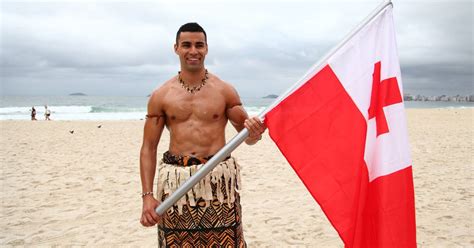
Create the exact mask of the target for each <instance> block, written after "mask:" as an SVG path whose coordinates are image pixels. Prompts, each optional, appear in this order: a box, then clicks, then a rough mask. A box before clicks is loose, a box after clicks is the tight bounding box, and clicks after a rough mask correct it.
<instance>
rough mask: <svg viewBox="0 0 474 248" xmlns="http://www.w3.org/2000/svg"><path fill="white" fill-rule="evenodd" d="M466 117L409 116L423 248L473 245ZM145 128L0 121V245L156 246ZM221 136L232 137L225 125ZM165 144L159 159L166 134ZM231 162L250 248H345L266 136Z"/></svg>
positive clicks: (469, 120) (441, 113) (138, 123)
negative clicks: (144, 184)
mask: <svg viewBox="0 0 474 248" xmlns="http://www.w3.org/2000/svg"><path fill="white" fill-rule="evenodd" d="M473 116H474V109H473V108H453V109H446V108H439V109H407V119H408V127H409V140H410V145H411V152H412V159H413V174H414V183H415V200H416V209H417V212H416V214H417V240H418V245H419V246H421V247H425V246H426V247H432V246H441V247H446V246H472V245H473V244H474V238H473V237H474V227H473V223H474V217H473V216H472V212H474V206H473V205H472V201H473V196H474V186H473V185H474V179H473V176H472V168H473V158H472V151H473V138H474V136H473V128H472V127H473ZM53 118H54V116H53ZM143 122H144V121H143V120H124V121H103V120H100V121H95V120H90V121H86V120H81V121H80V120H77V121H76V120H74V121H54V120H53V121H50V122H47V121H37V122H32V121H29V120H28V121H27V120H19V121H11V120H3V121H0V127H1V130H2V132H1V133H2V134H1V148H0V151H1V152H0V161H1V162H2V164H3V167H2V170H3V173H2V175H1V182H2V186H3V187H2V192H1V198H2V215H1V218H0V221H1V223H2V224H1V228H2V230H4V231H3V232H2V235H0V243H1V244H2V245H8V246H10V245H34V246H53V245H61V246H72V245H87V246H112V245H121V246H139V247H155V246H156V228H145V227H142V226H141V225H140V223H139V221H138V218H139V214H140V211H141V199H140V195H139V193H140V177H139V170H138V156H139V149H140V145H141V139H142V135H143V133H142V132H143ZM99 124H102V126H101V128H98V127H97V125H99ZM70 130H74V133H73V134H71V133H70V132H69V131H70ZM226 134H227V139H228V140H229V139H230V138H232V137H233V135H235V134H236V132H235V131H234V130H233V129H232V128H231V125H228V127H227V130H226ZM162 137H163V139H162V142H160V144H159V146H158V156H160V155H161V154H162V153H163V152H164V151H166V150H167V145H168V142H169V139H168V134H167V131H166V130H165V131H164V133H163V135H162ZM233 156H235V157H236V158H237V160H238V162H239V163H240V164H241V166H242V184H243V190H242V192H241V194H242V200H241V203H242V206H243V225H244V235H245V239H246V241H247V244H248V245H249V247H272V246H286V247H287V246H298V247H306V246H311V245H315V244H317V245H318V246H321V247H335V246H337V247H340V246H342V242H341V241H340V239H339V237H338V235H337V233H336V232H335V231H334V229H333V228H332V226H331V225H330V223H329V222H328V221H327V219H326V217H325V216H324V214H323V213H322V211H321V210H320V208H319V206H318V205H317V203H316V202H315V201H314V199H313V198H312V197H311V196H310V194H309V193H308V191H307V190H306V189H305V188H304V185H303V184H302V183H301V182H300V180H299V178H298V176H297V175H296V174H295V173H294V171H293V170H292V169H291V167H290V166H289V165H288V163H287V162H286V161H285V159H284V158H283V156H282V155H281V153H280V152H279V151H278V148H277V147H276V146H275V144H274V143H273V142H272V141H271V139H270V138H269V136H268V133H266V134H265V135H264V137H263V139H262V141H261V142H260V143H258V144H257V145H255V146H247V145H242V146H241V147H239V148H237V150H236V151H235V152H234V153H233Z"/></svg>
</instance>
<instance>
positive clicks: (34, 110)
mask: <svg viewBox="0 0 474 248" xmlns="http://www.w3.org/2000/svg"><path fill="white" fill-rule="evenodd" d="M31 120H32V121H36V109H35V106H33V107H31Z"/></svg>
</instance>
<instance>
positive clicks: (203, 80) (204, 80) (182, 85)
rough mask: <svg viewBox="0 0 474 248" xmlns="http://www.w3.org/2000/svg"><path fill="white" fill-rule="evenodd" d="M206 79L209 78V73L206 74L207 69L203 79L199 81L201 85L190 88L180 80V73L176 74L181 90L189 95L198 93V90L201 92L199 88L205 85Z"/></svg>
mask: <svg viewBox="0 0 474 248" xmlns="http://www.w3.org/2000/svg"><path fill="white" fill-rule="evenodd" d="M208 78H209V73H208V72H207V69H206V73H205V74H204V78H203V79H202V80H201V84H199V85H198V86H193V87H190V86H189V85H188V84H186V83H185V82H184V80H183V79H182V78H181V71H179V72H178V80H179V83H180V84H181V87H183V89H185V90H186V91H187V92H189V93H191V94H194V93H196V92H198V91H199V90H201V88H202V87H203V86H204V85H205V84H206V80H207V79H208Z"/></svg>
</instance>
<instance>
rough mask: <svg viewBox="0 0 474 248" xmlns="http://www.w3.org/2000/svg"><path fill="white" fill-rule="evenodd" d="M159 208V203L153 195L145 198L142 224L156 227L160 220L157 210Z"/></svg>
mask: <svg viewBox="0 0 474 248" xmlns="http://www.w3.org/2000/svg"><path fill="white" fill-rule="evenodd" d="M157 207H158V201H157V200H156V199H155V198H154V197H153V196H152V195H146V196H144V197H143V208H142V217H141V218H140V223H141V224H142V225H143V226H147V227H149V226H154V225H156V223H157V222H158V220H159V219H160V217H159V216H158V215H157V214H156V212H155V209H156V208H157Z"/></svg>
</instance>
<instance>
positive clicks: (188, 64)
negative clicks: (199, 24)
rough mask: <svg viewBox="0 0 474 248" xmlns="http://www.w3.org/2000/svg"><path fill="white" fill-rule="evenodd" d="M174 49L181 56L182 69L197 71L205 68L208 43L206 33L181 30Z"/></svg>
mask: <svg viewBox="0 0 474 248" xmlns="http://www.w3.org/2000/svg"><path fill="white" fill-rule="evenodd" d="M174 51H175V53H176V54H177V55H178V56H179V60H180V62H181V70H190V71H197V70H199V69H202V68H204V58H206V55H207V43H206V38H205V36H204V33H201V32H181V33H180V35H179V39H178V43H177V44H175V45H174Z"/></svg>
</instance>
